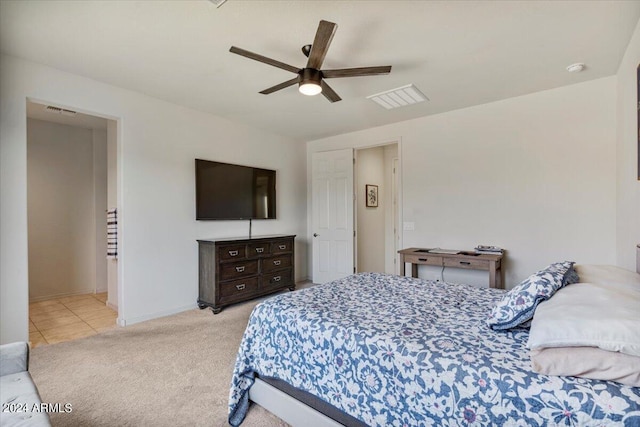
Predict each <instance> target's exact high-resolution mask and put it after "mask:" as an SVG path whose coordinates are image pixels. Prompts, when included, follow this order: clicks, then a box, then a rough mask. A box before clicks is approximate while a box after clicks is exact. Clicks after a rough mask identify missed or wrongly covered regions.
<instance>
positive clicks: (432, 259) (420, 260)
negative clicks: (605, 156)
mask: <svg viewBox="0 0 640 427" xmlns="http://www.w3.org/2000/svg"><path fill="white" fill-rule="evenodd" d="M404 262H410V263H412V264H424V265H439V266H442V257H441V256H435V255H430V254H424V255H405V257H404Z"/></svg>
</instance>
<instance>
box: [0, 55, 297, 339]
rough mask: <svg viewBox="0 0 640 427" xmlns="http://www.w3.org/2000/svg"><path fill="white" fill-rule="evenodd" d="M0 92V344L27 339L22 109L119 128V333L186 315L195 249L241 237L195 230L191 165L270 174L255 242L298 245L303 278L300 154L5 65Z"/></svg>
mask: <svg viewBox="0 0 640 427" xmlns="http://www.w3.org/2000/svg"><path fill="white" fill-rule="evenodd" d="M0 92H1V93H2V98H1V99H0V142H1V145H0V166H1V168H0V199H1V200H2V203H1V207H0V234H1V236H2V239H1V246H0V249H1V250H0V267H1V268H0V297H1V300H0V342H3V343H4V342H9V341H16V340H26V339H27V337H28V323H27V322H28V317H27V307H28V297H27V295H28V292H27V283H28V276H27V198H26V177H27V175H26V118H25V110H26V100H27V97H29V98H31V99H33V100H36V101H46V102H49V103H54V104H56V105H59V106H63V107H69V108H72V109H74V110H76V111H80V112H84V113H90V114H94V115H99V116H102V117H106V118H111V119H118V120H119V122H118V125H119V126H118V136H119V139H118V153H119V157H118V209H119V214H120V215H119V219H120V225H121V231H122V234H121V237H122V239H121V246H120V254H119V259H118V276H119V277H118V279H119V280H118V286H119V289H118V290H119V292H118V318H119V322H120V323H121V324H123V323H124V324H129V323H133V322H137V321H141V320H145V319H149V318H154V317H158V316H162V315H167V314H171V313H175V312H178V311H181V310H185V309H190V308H193V307H195V306H196V304H195V302H196V299H197V294H198V256H197V243H196V239H198V238H211V237H224V236H227V237H231V236H243V235H246V234H247V233H248V224H247V222H246V221H234V222H231V221H229V222H196V221H195V219H194V218H195V202H194V200H195V187H194V174H195V172H194V158H202V159H210V160H219V161H224V162H231V163H240V164H246V165H250V166H259V167H265V168H269V169H275V170H277V172H278V176H277V179H278V184H277V185H278V187H277V192H278V219H277V220H273V221H254V226H253V231H254V234H256V235H257V234H275V233H292V234H297V235H298V238H297V239H296V251H297V253H296V265H295V269H296V274H297V279H301V278H305V277H306V276H307V268H306V262H305V261H306V257H307V255H306V248H307V241H308V240H307V239H306V238H305V236H304V234H305V233H304V232H305V230H306V203H305V202H306V184H305V176H306V175H305V167H306V164H305V161H304V158H305V147H304V144H302V143H298V142H296V141H294V140H292V139H289V138H286V137H282V136H279V135H275V134H271V133H268V132H264V131H260V130H256V129H252V128H248V127H245V126H242V125H239V124H236V123H233V122H231V121H228V120H225V119H222V118H219V117H215V116H212V115H210V114H206V113H202V112H198V111H194V110H190V109H187V108H183V107H180V106H176V105H174V104H170V103H168V102H164V101H160V100H158V99H155V98H151V97H148V96H145V95H142V94H139V93H136V92H132V91H128V90H124V89H120V88H116V87H113V86H110V85H107V84H103V83H99V82H96V81H93V80H90V79H87V78H84V77H80V76H77V75H73V74H69V73H65V72H62V71H59V70H56V69H52V68H49V67H45V66H42V65H39V64H35V63H32V62H29V61H24V60H21V59H17V58H14V57H9V56H6V55H3V56H2V57H1V58H0Z"/></svg>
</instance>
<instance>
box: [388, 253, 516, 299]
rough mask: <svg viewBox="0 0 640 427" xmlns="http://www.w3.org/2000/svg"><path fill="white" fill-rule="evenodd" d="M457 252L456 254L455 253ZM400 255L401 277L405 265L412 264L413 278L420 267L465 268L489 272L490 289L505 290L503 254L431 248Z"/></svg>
mask: <svg viewBox="0 0 640 427" xmlns="http://www.w3.org/2000/svg"><path fill="white" fill-rule="evenodd" d="M454 252H455V253H454ZM398 253H399V254H400V275H401V276H404V275H405V263H407V262H408V263H410V264H411V277H418V265H435V266H439V267H453V268H465V269H471V270H486V271H489V287H491V288H499V289H504V284H503V280H502V257H503V256H504V254H503V253H496V254H487V253H477V252H474V251H463V250H459V251H458V250H438V248H436V249H433V248H431V249H429V248H408V249H401V250H399V251H398Z"/></svg>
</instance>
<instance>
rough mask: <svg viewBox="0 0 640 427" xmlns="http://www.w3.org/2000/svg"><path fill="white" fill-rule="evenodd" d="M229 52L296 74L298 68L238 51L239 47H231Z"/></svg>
mask: <svg viewBox="0 0 640 427" xmlns="http://www.w3.org/2000/svg"><path fill="white" fill-rule="evenodd" d="M229 52H231V53H235V54H237V55H240V56H244V57H247V58H250V59H253V60H255V61H259V62H264V63H265V64H269V65H273V66H274V67H278V68H282V69H283V70H287V71H291V72H292V73H297V72H298V71H300V69H299V68H297V67H294V66H293V65H289V64H285V63H284V62H280V61H276V60H275V59H271V58H267V57H266V56H262V55H258V54H257V53H253V52H249V51H248V50H244V49H240V48H239V47H235V46H231V49H229Z"/></svg>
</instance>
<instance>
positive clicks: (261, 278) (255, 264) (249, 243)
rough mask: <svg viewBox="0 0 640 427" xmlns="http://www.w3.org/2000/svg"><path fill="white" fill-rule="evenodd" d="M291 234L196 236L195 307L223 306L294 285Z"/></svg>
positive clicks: (292, 237)
mask: <svg viewBox="0 0 640 427" xmlns="http://www.w3.org/2000/svg"><path fill="white" fill-rule="evenodd" d="M294 238H295V236H294V235H283V234H278V235H270V236H255V237H249V238H227V239H206V240H198V253H199V255H198V258H199V261H198V264H199V270H200V271H199V286H198V290H199V292H198V307H200V308H201V309H204V308H206V307H211V309H212V311H213V313H214V314H218V313H220V311H221V310H222V308H223V307H225V306H227V305H231V304H235V303H237V302H242V301H247V300H249V299H253V298H257V297H260V296H263V295H267V294H270V293H273V292H278V291H281V290H284V289H289V290H291V291H293V290H294V289H295V288H296V284H295V281H294V280H295V275H294V260H295V256H294Z"/></svg>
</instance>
